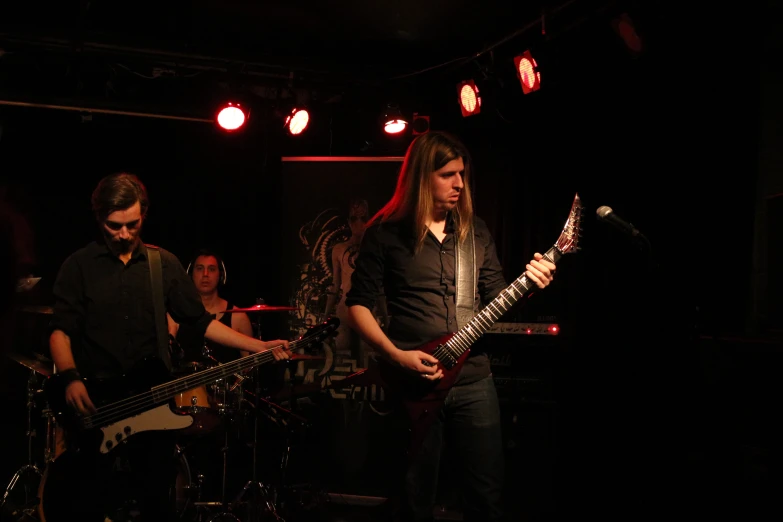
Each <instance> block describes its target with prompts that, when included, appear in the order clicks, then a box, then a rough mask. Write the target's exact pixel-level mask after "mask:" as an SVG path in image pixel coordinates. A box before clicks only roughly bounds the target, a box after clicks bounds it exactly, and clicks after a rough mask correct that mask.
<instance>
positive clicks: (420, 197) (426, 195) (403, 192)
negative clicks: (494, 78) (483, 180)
mask: <svg viewBox="0 0 783 522" xmlns="http://www.w3.org/2000/svg"><path fill="white" fill-rule="evenodd" d="M457 158H462V161H463V163H464V164H465V171H464V172H463V174H462V181H463V184H464V187H463V189H462V191H461V193H460V196H459V200H458V201H457V206H456V207H454V210H453V211H452V217H453V218H454V227H455V233H456V235H457V237H458V238H459V239H460V240H463V239H465V236H467V234H468V230H469V229H470V226H471V224H472V223H473V198H472V197H471V191H470V184H471V180H472V178H471V171H472V164H471V160H470V154H469V153H468V149H467V148H466V147H465V145H464V144H463V143H462V142H461V141H460V140H459V139H458V138H457V137H456V136H454V135H452V134H450V133H448V132H443V131H431V132H428V133H426V134H422V135H421V136H419V137H418V138H416V139H415V140H413V141H412V142H411V144H410V146H409V147H408V151H407V152H406V153H405V159H404V160H403V162H402V168H401V169H400V175H399V177H398V178H397V188H396V189H395V190H394V195H393V196H392V198H391V199H390V200H389V202H388V203H386V205H384V206H383V208H382V209H381V210H379V211H378V213H377V214H375V216H373V218H372V219H371V220H370V221H369V222H368V223H367V226H370V225H372V224H373V223H375V222H379V223H384V222H386V221H400V220H403V219H405V218H410V219H411V220H412V221H413V227H414V233H415V234H416V236H415V237H416V249H417V250H418V247H419V246H420V245H421V243H422V242H423V241H424V238H425V237H426V235H427V223H426V220H427V218H428V217H429V216H430V215H431V214H432V210H433V201H432V184H431V179H430V175H431V174H432V173H433V172H435V171H436V170H438V169H441V168H443V167H445V166H446V164H447V163H448V162H450V161H452V160H455V159H457Z"/></svg>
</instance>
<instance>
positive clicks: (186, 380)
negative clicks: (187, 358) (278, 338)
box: [150, 341, 297, 404]
mask: <svg viewBox="0 0 783 522" xmlns="http://www.w3.org/2000/svg"><path fill="white" fill-rule="evenodd" d="M289 347H290V349H294V348H296V347H297V341H294V342H292V343H289ZM274 359H275V358H274V355H272V351H271V350H269V351H264V352H259V353H256V354H253V355H248V356H246V357H242V358H241V359H237V360H235V361H231V362H228V363H225V364H220V365H218V366H216V367H214V368H209V369H208V370H204V371H201V372H197V373H194V374H191V375H186V376H184V377H180V378H179V379H175V380H173V381H169V382H167V383H164V384H161V385H159V386H155V387H153V388H152V389H151V390H150V391H151V392H152V396H153V400H154V402H155V403H156V404H160V403H164V402H167V401H169V400H171V399H172V398H174V397H176V396H177V395H179V394H180V393H183V392H185V391H187V390H191V389H193V388H198V387H199V386H204V385H206V384H210V383H212V382H214V381H216V380H218V379H225V378H227V377H230V376H231V375H234V374H235V373H239V372H241V371H243V370H249V369H251V368H254V367H256V366H260V365H262V364H266V363H268V362H271V361H273V360H274Z"/></svg>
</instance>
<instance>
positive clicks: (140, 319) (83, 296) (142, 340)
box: [50, 242, 212, 377]
mask: <svg viewBox="0 0 783 522" xmlns="http://www.w3.org/2000/svg"><path fill="white" fill-rule="evenodd" d="M160 256H161V264H162V271H163V295H164V299H165V307H166V311H168V312H169V314H170V315H171V317H172V318H173V319H174V320H175V321H176V322H177V323H180V324H189V325H191V326H193V327H195V328H197V329H198V330H199V331H200V332H201V333H202V334H203V333H204V332H205V331H206V329H207V326H209V323H210V321H211V320H212V318H211V316H210V315H209V314H208V313H207V311H206V310H205V309H204V305H203V304H202V302H201V298H200V297H199V295H198V292H197V291H196V287H195V285H194V284H193V282H192V281H191V279H190V277H189V276H188V274H187V273H186V272H185V270H184V269H183V268H182V264H181V263H180V262H179V260H178V259H177V258H176V256H174V255H173V254H172V253H171V252H168V251H167V250H164V249H162V248H161V249H160ZM54 298H55V303H54V314H53V316H52V321H51V324H50V329H51V330H62V331H63V332H65V333H66V334H67V335H68V336H69V337H70V339H71V350H72V352H73V356H74V361H75V362H76V367H77V368H78V370H79V372H80V373H81V374H82V375H84V376H96V375H100V376H105V377H111V376H116V375H119V374H121V373H123V372H125V371H127V370H128V369H130V368H132V367H133V365H134V364H136V363H137V362H139V361H140V360H141V359H143V358H145V357H148V356H157V355H158V351H159V350H158V343H157V330H156V327H155V314H154V304H153V301H152V286H151V282H150V271H149V263H148V261H147V247H146V246H145V245H144V244H140V245H139V247H138V248H136V250H134V252H133V254H132V256H131V259H130V261H128V264H127V265H126V264H124V263H123V262H122V261H121V260H120V259H119V258H118V257H117V256H116V255H114V254H112V253H111V251H110V250H109V248H108V247H107V246H106V245H105V244H104V243H98V242H93V243H90V244H89V245H87V246H86V247H84V248H82V249H80V250H78V251H76V252H75V253H73V254H72V255H71V256H69V257H68V258H67V259H66V260H65V262H64V263H63V264H62V266H61V267H60V271H59V273H58V275H57V280H56V281H55V284H54Z"/></svg>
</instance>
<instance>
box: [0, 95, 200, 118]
mask: <svg viewBox="0 0 783 522" xmlns="http://www.w3.org/2000/svg"><path fill="white" fill-rule="evenodd" d="M0 105H6V106H10V107H30V108H36V109H54V110H62V111H73V112H87V113H93V114H113V115H117V116H137V117H142V118H156V119H162V120H179V121H190V122H196V123H215V121H214V120H213V119H208V118H194V117H190V116H177V115H173V114H161V113H154V112H142V111H134V110H118V109H103V108H100V107H89V106H86V105H68V104H54V103H39V102H26V101H18V100H4V99H0Z"/></svg>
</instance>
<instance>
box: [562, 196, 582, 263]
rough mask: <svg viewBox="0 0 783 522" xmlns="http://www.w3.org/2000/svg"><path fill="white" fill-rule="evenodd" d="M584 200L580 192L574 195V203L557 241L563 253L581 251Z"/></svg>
mask: <svg viewBox="0 0 783 522" xmlns="http://www.w3.org/2000/svg"><path fill="white" fill-rule="evenodd" d="M583 212H584V207H582V200H581V199H579V194H578V193H577V194H576V195H575V196H574V203H573V204H572V205H571V211H570V212H569V213H568V219H567V220H566V222H565V226H563V231H562V232H561V233H560V237H559V238H557V242H555V248H556V249H557V251H558V252H560V254H561V255H565V254H573V253H575V252H578V251H579V239H580V237H581V236H582V227H581V225H582V213H583Z"/></svg>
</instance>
